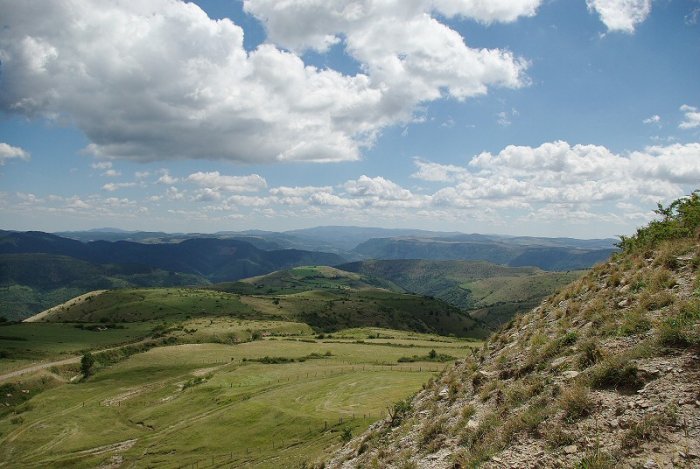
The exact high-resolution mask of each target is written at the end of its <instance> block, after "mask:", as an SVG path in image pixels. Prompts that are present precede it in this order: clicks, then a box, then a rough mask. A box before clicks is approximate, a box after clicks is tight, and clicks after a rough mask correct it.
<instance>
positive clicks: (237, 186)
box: [187, 171, 267, 192]
mask: <svg viewBox="0 0 700 469" xmlns="http://www.w3.org/2000/svg"><path fill="white" fill-rule="evenodd" d="M187 181H189V182H192V183H194V184H197V185H199V186H201V187H207V188H210V189H215V190H222V191H226V192H256V191H259V190H261V189H265V188H266V187H267V181H265V179H264V178H263V177H261V176H260V175H258V174H251V175H249V176H225V175H222V174H220V173H219V172H218V171H212V172H208V173H204V172H201V171H199V172H196V173H193V174H190V175H189V176H187Z"/></svg>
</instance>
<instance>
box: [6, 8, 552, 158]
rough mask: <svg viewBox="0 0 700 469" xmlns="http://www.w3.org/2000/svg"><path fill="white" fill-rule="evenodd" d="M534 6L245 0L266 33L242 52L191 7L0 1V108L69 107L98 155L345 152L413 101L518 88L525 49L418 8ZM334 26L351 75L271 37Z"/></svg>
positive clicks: (326, 35)
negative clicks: (474, 41) (472, 37)
mask: <svg viewBox="0 0 700 469" xmlns="http://www.w3.org/2000/svg"><path fill="white" fill-rule="evenodd" d="M392 3H393V4H392ZM539 3H540V2H539V1H536V0H518V1H516V2H509V1H505V0H499V1H495V2H485V1H478V0H472V1H466V0H464V1H456V0H454V1H449V0H444V1H434V2H421V1H411V2H400V7H399V2H397V1H393V2H392V1H386V2H325V1H320V0H317V1H304V2H302V1H287V2H276V1H275V2H271V1H263V0H261V1H247V2H245V8H246V11H248V12H250V13H252V14H254V15H256V16H257V17H258V18H260V19H261V20H262V21H263V22H264V23H265V25H266V27H267V29H268V32H269V39H270V41H269V42H267V43H265V44H263V45H261V46H259V47H258V48H257V49H256V50H254V51H251V52H247V51H246V50H245V49H244V47H243V30H242V29H241V28H240V27H239V26H237V25H236V24H234V23H233V22H232V21H230V20H228V19H221V20H213V19H211V18H209V17H208V16H207V15H206V14H205V13H204V12H203V11H202V10H201V9H200V8H199V7H198V6H197V5H195V4H194V3H184V2H177V1H172V0H143V1H140V2H112V3H108V4H103V3H100V4H98V3H95V2H92V1H89V0H73V1H69V0H56V1H52V2H48V3H47V2H43V1H40V0H24V1H22V2H14V1H12V0H2V1H0V14H1V15H2V17H3V24H5V25H7V26H6V27H4V28H2V30H0V61H1V63H2V74H1V75H0V77H1V78H0V81H1V83H0V84H1V86H2V89H3V92H2V93H1V94H0V109H2V110H3V111H6V112H12V113H19V114H23V115H26V116H30V117H37V116H44V117H48V118H52V119H61V118H68V119H70V120H71V122H74V123H75V124H76V125H77V126H78V127H79V128H80V129H81V130H82V131H83V132H84V133H85V135H86V136H87V137H88V139H89V140H90V142H91V143H90V144H89V145H88V147H87V148H86V151H87V153H89V154H92V155H94V156H97V157H100V158H106V159H110V158H124V159H131V160H139V161H153V160H164V159H177V158H195V159H196V158H205V159H228V160H234V161H245V162H273V161H314V162H328V161H343V160H354V159H357V158H359V155H360V152H361V149H362V148H363V146H365V145H369V144H371V143H372V142H373V140H374V138H376V136H377V135H378V133H379V132H381V130H382V129H383V128H385V127H386V126H389V125H393V124H396V123H400V122H408V121H410V119H411V118H412V116H413V112H414V111H415V109H416V106H418V105H419V104H420V103H422V102H427V101H431V100H435V99H438V98H441V97H443V96H449V97H452V98H455V99H466V98H469V97H471V96H475V95H481V94H484V93H486V92H487V90H488V89H489V88H490V87H493V86H503V87H510V88H515V87H519V86H522V85H523V84H525V78H524V76H523V73H524V70H525V68H526V63H525V61H523V60H521V59H519V58H517V57H515V56H514V55H513V54H512V53H510V52H508V51H507V50H502V49H475V48H470V47H468V46H467V45H466V44H465V42H464V40H463V38H462V37H461V36H460V34H459V33H457V32H456V31H454V30H452V29H450V28H449V27H448V26H446V25H445V24H443V23H441V22H440V21H439V20H438V19H436V18H435V17H433V16H431V13H433V12H434V13H439V14H443V15H447V16H455V15H456V16H464V17H471V18H475V19H477V20H479V21H484V22H491V21H513V20H515V19H516V18H517V17H519V16H527V15H532V14H534V13H535V10H536V8H537V6H538V5H539ZM37 9H41V11H42V14H41V15H37V14H36V11H37ZM48 18H50V20H48ZM300 19H304V20H305V21H298V20H300ZM331 19H332V21H330V20H331ZM307 20H308V21H307ZM339 38H344V39H343V41H344V47H345V49H346V51H347V52H348V53H349V54H350V55H352V56H353V57H354V58H355V59H356V60H358V61H359V62H360V64H361V65H362V70H363V72H362V73H357V74H355V75H345V74H342V73H340V72H337V71H335V70H332V69H318V68H315V67H312V66H307V65H305V64H304V62H303V61H302V59H301V58H300V57H299V55H297V53H295V52H290V51H285V50H283V49H280V48H278V47H277V46H276V45H275V44H280V45H281V46H283V47H286V48H288V49H289V50H292V51H293V50H298V49H303V48H308V47H311V48H315V49H318V50H325V49H327V48H328V46H330V45H331V44H334V43H336V42H338V41H340V40H341V39H339ZM106 109H108V110H110V112H105V110H106ZM270 136H274V138H271V137H270Z"/></svg>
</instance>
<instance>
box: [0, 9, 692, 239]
mask: <svg viewBox="0 0 700 469" xmlns="http://www.w3.org/2000/svg"><path fill="white" fill-rule="evenodd" d="M699 21H700V2H699V1H695V0H655V1H652V0H580V1H579V0H493V1H489V2H481V1H477V0H400V1H399V0H362V1H337V2H327V1H324V0H306V1H301V0H299V1H295V0H287V1H285V2H280V1H275V0H246V1H233V0H231V1H213V0H209V1H199V2H193V3H183V2H180V1H175V0H144V1H141V2H138V3H135V2H123V3H113V2H110V3H102V2H94V1H88V0H71V1H68V0H56V1H53V2H50V3H49V4H47V3H46V2H42V1H38V0H37V1H32V0H27V1H22V2H16V1H12V0H0V23H2V28H1V29H0V110H1V112H2V117H1V119H2V120H1V121H0V122H1V123H0V226H1V227H2V228H5V229H19V230H28V229H39V230H46V231H58V230H70V229H87V228H94V227H101V226H115V227H120V228H124V229H140V230H164V231H200V232H213V231H219V230H244V229H251V228H260V229H269V230H285V229H293V228H302V227H309V226H317V225H328V224H339V225H364V226H387V227H415V228H425V229H433V230H445V231H448V230H450V231H451V230H458V231H463V232H482V233H503V234H529V235H542V236H562V235H564V236H574V237H583V238H587V237H604V236H614V235H618V234H627V233H630V232H631V231H633V230H634V229H635V227H637V226H639V225H641V224H643V223H645V222H646V221H647V220H649V218H650V216H651V215H652V212H651V210H652V209H653V208H654V207H655V206H656V203H657V202H659V201H660V202H669V201H671V200H673V199H675V198H677V197H679V196H682V195H684V194H688V193H689V192H691V191H692V190H694V189H698V188H700V184H699V182H700V110H699V109H700V86H698V84H697V83H698V79H697V77H699V76H700V29H699V25H698V22H699Z"/></svg>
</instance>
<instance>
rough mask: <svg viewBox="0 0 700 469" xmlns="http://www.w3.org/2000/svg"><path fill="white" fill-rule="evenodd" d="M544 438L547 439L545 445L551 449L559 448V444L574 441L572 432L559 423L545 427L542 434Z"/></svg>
mask: <svg viewBox="0 0 700 469" xmlns="http://www.w3.org/2000/svg"><path fill="white" fill-rule="evenodd" d="M544 437H545V440H546V441H547V446H549V447H550V448H552V449H555V448H559V447H561V446H567V445H570V444H573V443H574V442H575V441H576V437H575V436H574V434H573V433H570V432H568V431H567V430H566V429H565V428H564V427H562V426H561V425H559V424H558V425H552V426H549V428H547V430H546V432H545V434H544Z"/></svg>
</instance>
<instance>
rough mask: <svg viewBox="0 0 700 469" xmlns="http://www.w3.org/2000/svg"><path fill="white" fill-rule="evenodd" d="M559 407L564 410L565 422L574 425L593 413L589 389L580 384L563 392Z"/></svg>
mask: <svg viewBox="0 0 700 469" xmlns="http://www.w3.org/2000/svg"><path fill="white" fill-rule="evenodd" d="M559 405H560V406H561V408H562V409H563V410H564V420H565V421H566V422H567V423H573V422H575V421H576V420H579V419H581V418H583V417H586V416H587V415H589V414H590V413H591V408H592V407H593V401H592V400H591V397H590V393H589V391H588V388H587V387H585V386H583V385H580V384H579V385H574V386H573V387H571V388H568V389H566V390H564V392H562V394H561V397H560V398H559Z"/></svg>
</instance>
